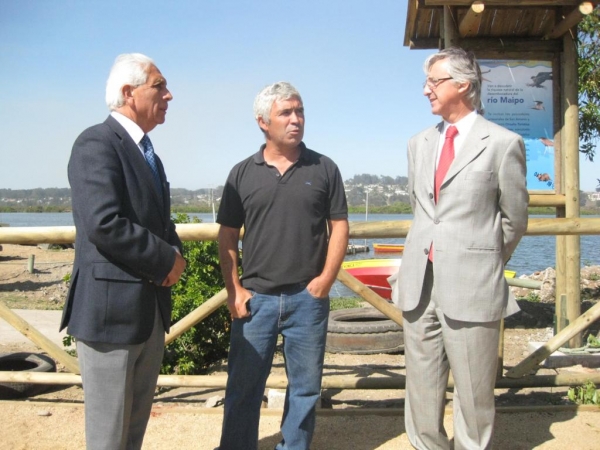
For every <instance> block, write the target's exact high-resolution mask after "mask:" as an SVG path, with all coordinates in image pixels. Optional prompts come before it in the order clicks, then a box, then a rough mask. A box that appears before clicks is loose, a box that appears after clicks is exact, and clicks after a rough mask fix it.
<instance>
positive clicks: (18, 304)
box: [0, 292, 63, 310]
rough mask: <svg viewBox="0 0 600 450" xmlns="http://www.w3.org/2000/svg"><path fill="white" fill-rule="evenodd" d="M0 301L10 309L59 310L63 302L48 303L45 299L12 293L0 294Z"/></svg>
mask: <svg viewBox="0 0 600 450" xmlns="http://www.w3.org/2000/svg"><path fill="white" fill-rule="evenodd" d="M0 301H3V302H4V303H5V304H6V306H8V307H9V308H10V309H41V310H59V309H62V307H63V302H62V301H61V302H49V301H48V300H47V299H45V298H38V299H36V298H29V297H28V296H27V295H26V294H15V293H13V292H0Z"/></svg>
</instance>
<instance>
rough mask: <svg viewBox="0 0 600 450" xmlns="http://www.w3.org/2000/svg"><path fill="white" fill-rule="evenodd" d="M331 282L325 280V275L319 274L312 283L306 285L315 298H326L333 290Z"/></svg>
mask: <svg viewBox="0 0 600 450" xmlns="http://www.w3.org/2000/svg"><path fill="white" fill-rule="evenodd" d="M331 284H332V283H329V282H326V281H325V280H323V277H321V276H318V277H316V278H313V279H312V280H311V282H310V283H308V285H307V286H306V290H307V291H308V293H309V294H310V295H312V296H313V297H315V298H325V297H327V296H328V295H329V291H330V290H331Z"/></svg>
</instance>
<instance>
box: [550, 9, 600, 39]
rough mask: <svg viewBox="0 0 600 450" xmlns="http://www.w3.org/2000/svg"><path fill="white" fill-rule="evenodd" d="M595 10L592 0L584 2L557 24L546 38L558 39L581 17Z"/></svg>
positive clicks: (579, 20)
mask: <svg viewBox="0 0 600 450" xmlns="http://www.w3.org/2000/svg"><path fill="white" fill-rule="evenodd" d="M593 10H594V4H593V3H592V2H582V3H580V4H579V6H578V7H577V8H575V9H573V11H571V12H570V13H569V14H568V15H567V16H566V17H565V18H564V19H563V20H562V21H561V22H559V23H558V24H556V25H555V26H554V28H553V29H552V31H550V33H548V34H547V35H545V36H544V39H557V38H559V37H561V36H563V35H564V34H565V33H567V32H568V31H569V30H570V29H571V28H573V27H574V26H576V25H577V24H578V23H579V22H581V19H583V18H584V17H585V16H586V15H588V14H590V13H591V12H592V11H593Z"/></svg>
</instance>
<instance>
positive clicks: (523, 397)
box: [0, 244, 600, 450]
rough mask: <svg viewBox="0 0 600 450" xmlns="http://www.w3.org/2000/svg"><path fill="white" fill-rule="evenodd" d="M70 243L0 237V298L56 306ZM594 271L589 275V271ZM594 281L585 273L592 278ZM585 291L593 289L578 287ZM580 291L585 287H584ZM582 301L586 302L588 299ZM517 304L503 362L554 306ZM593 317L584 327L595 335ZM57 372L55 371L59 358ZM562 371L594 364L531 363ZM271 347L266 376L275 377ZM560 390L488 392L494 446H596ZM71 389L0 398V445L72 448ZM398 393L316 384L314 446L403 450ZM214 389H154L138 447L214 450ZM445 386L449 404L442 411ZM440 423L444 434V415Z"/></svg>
mask: <svg viewBox="0 0 600 450" xmlns="http://www.w3.org/2000/svg"><path fill="white" fill-rule="evenodd" d="M31 254H33V255H35V261H36V271H35V272H34V273H33V274H30V273H29V272H27V270H26V267H27V258H28V256H29V255H31ZM72 259H73V250H60V251H52V250H44V249H39V248H37V247H33V246H16V245H5V244H3V250H2V252H0V300H4V301H5V302H6V303H7V304H9V306H10V307H11V308H24V307H26V306H29V307H32V308H38V309H56V308H60V307H61V304H62V301H63V300H64V295H65V294H66V283H65V282H64V280H63V278H64V276H65V275H66V274H68V273H69V272H70V268H71V263H72ZM593 273H596V272H593ZM592 278H593V277H592ZM586 289H588V290H590V291H591V292H592V293H597V292H598V287H597V286H591V287H590V286H589V283H588V284H587V285H586ZM588 292H589V291H588ZM597 300H598V299H597V298H591V299H590V300H587V301H586V302H584V304H583V309H584V310H585V309H587V308H589V307H590V306H591V304H593V303H595V301H597ZM520 305H521V307H522V309H523V311H522V312H521V313H519V314H517V315H515V316H513V317H511V318H509V319H508V320H507V321H506V330H505V335H504V340H505V347H504V368H505V369H506V368H510V367H512V366H514V365H515V364H517V363H518V362H519V361H520V360H522V359H523V357H524V356H526V355H527V354H528V344H529V342H544V341H547V340H548V338H549V337H550V336H552V328H551V327H552V321H553V305H551V304H547V303H542V302H539V303H532V302H525V301H521V302H520ZM597 328H598V324H595V325H594V326H593V329H595V332H597V331H598V330H597ZM16 351H33V352H40V350H39V349H36V347H34V346H33V345H29V344H18V345H16V344H11V343H0V353H10V352H16ZM325 365H326V368H325V374H326V376H328V377H337V376H340V377H341V376H346V377H348V376H349V377H364V376H369V377H375V376H382V377H385V376H390V375H402V374H403V365H404V359H403V356H402V354H396V355H389V354H380V355H343V354H331V353H328V354H327V355H326V360H325ZM225 369H226V361H223V362H222V363H221V364H219V365H217V366H215V367H214V370H213V372H212V373H213V374H214V375H222V374H224V373H225ZM59 370H62V368H61V367H60V365H59ZM565 372H576V373H590V374H591V373H598V369H590V368H585V367H581V366H574V367H569V368H564V369H540V370H539V371H538V372H537V373H538V374H550V375H552V374H558V373H565ZM283 373H284V372H283V363H282V358H281V355H280V354H278V355H277V357H276V361H275V364H274V367H273V375H281V374H283ZM566 391H567V389H566V388H536V389H505V390H497V391H496V399H497V406H498V411H499V412H498V415H497V423H496V430H495V438H494V446H495V448H498V449H510V450H512V449H517V450H518V449H534V448H536V449H537V448H540V449H561V450H562V449H564V448H574V449H582V450H587V449H590V450H591V449H597V448H598V442H600V441H599V439H600V425H599V424H600V420H599V419H600V415H599V414H598V411H600V410H599V409H598V408H597V407H594V408H584V409H579V410H577V409H576V408H574V407H573V406H572V405H571V406H569V405H568V401H567V400H566ZM82 394H83V393H82V390H81V388H80V387H77V386H69V387H56V388H54V389H52V390H50V391H48V392H46V393H44V394H41V395H38V396H36V397H32V398H30V399H23V400H0V417H2V419H1V421H2V444H0V447H1V448H3V449H4V448H6V449H35V450H38V449H81V448H84V447H85V445H84V435H83V395H82ZM403 394H404V393H403V391H402V390H355V389H345V390H340V389H325V390H324V391H323V393H322V405H321V408H320V409H319V416H318V421H317V430H316V434H315V439H314V442H313V447H312V448H313V449H333V450H335V449H344V450H346V449H356V450H363V449H364V450H367V449H369V450H370V449H404V448H410V446H409V444H408V441H407V438H406V434H405V432H404V424H403V417H402V408H403ZM223 395H224V392H223V390H219V389H203V388H160V389H159V390H158V392H157V396H156V401H155V406H154V409H153V413H152V418H151V420H150V423H149V428H148V432H147V436H146V440H145V445H144V448H145V449H165V448H198V449H209V450H211V449H213V448H215V447H216V446H217V444H218V439H219V433H220V427H221V421H222V406H221V405H220V404H219V403H218V402H217V406H215V407H213V408H207V407H206V405H207V400H208V399H213V400H214V399H217V400H218V399H219V398H221V397H222V396H223ZM451 406H452V401H451V393H449V394H448V408H449V410H450V409H451ZM280 417H281V410H278V409H269V408H265V409H263V414H262V419H261V429H260V446H259V447H260V448H261V449H272V448H273V447H274V445H275V444H276V442H278V440H279V439H280V436H279V434H278V430H279V421H280ZM445 424H446V427H447V429H448V431H449V434H450V435H452V416H451V414H449V415H446V418H445Z"/></svg>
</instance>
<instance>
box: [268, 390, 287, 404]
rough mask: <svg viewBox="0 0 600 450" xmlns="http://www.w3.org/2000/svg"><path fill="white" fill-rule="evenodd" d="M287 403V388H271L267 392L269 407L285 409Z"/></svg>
mask: <svg viewBox="0 0 600 450" xmlns="http://www.w3.org/2000/svg"><path fill="white" fill-rule="evenodd" d="M284 403H285V390H281V389H269V393H268V394H267V407H268V408H269V409H283V405H284Z"/></svg>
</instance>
